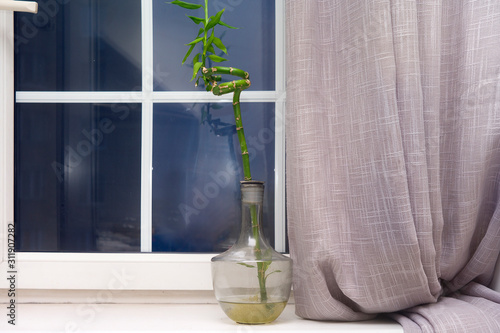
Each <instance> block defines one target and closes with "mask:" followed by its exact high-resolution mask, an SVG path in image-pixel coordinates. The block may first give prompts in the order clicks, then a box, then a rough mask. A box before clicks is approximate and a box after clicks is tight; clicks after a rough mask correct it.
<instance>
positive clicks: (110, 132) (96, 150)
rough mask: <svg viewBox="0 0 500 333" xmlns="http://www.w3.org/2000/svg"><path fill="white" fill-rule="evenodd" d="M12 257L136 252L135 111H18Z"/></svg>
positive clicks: (133, 107)
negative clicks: (29, 253) (43, 253)
mask: <svg viewBox="0 0 500 333" xmlns="http://www.w3.org/2000/svg"><path fill="white" fill-rule="evenodd" d="M15 122H16V125H15V131H16V133H15V136H16V141H15V169H16V174H15V192H16V193H15V221H16V247H17V250H18V251H64V252H72V251H78V252H94V251H98V252H123V251H135V252H139V251H140V201H141V192H140V189H141V186H140V179H141V177H140V171H141V112H140V105H137V104H129V105H123V104H122V105H120V104H113V105H91V104H18V105H17V106H16V115H15Z"/></svg>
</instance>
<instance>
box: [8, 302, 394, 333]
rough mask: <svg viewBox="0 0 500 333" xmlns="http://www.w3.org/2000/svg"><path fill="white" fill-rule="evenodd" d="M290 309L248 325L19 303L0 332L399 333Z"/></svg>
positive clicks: (195, 313) (209, 310) (180, 314)
mask: <svg viewBox="0 0 500 333" xmlns="http://www.w3.org/2000/svg"><path fill="white" fill-rule="evenodd" d="M2 308H3V306H2ZM294 310H295V306H294V304H289V305H287V307H286V308H285V310H284V312H283V313H282V314H281V316H280V317H279V318H278V319H277V320H276V321H275V322H273V323H271V324H268V325H256V326H247V325H241V324H236V323H234V322H232V321H231V320H230V319H229V318H227V317H226V316H225V314H224V313H223V312H222V310H221V309H220V308H219V306H218V305H217V304H88V303H87V304H85V303H84V304H19V305H17V307H16V325H15V327H14V326H12V325H10V324H8V323H7V319H3V320H2V322H1V323H0V331H2V332H6V331H19V330H23V331H32V330H35V331H37V332H54V331H64V332H112V331H113V332H117V331H120V332H130V331H141V332H160V331H161V332H173V331H175V332H188V331H189V332H192V331H203V332H246V331H249V332H250V331H251V332H284V331H300V332H313V331H327V330H328V331H331V330H334V331H335V332H338V333H342V332H359V333H361V332H394V333H396V332H398V333H402V332H403V329H402V327H401V326H400V325H399V324H397V323H396V322H393V321H390V320H388V319H377V320H371V321H365V322H352V323H344V322H318V321H311V320H304V319H301V318H299V317H297V316H296V315H295V314H294ZM3 317H4V318H5V316H3Z"/></svg>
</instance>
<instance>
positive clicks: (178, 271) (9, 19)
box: [0, 0, 286, 290]
mask: <svg viewBox="0 0 500 333" xmlns="http://www.w3.org/2000/svg"><path fill="white" fill-rule="evenodd" d="M284 6H285V4H284V0H276V56H275V59H276V88H275V91H260V92H259V91H247V92H245V93H244V94H242V98H241V100H242V102H245V101H246V102H273V103H275V117H276V128H275V151H276V157H275V192H276V193H281V195H278V196H276V199H275V220H276V221H280V223H276V230H275V234H276V235H277V236H276V239H275V248H276V249H277V250H279V251H284V250H285V237H286V232H285V223H284V221H285V195H284V193H285V179H284V176H285V172H284V170H285V165H284V163H285V122H284V110H285V99H286V94H285V28H284V27H285V20H284V16H285V8H284ZM142 16H143V17H142V21H143V22H149V23H150V24H146V25H144V24H143V30H142V34H143V35H142V40H143V43H145V44H144V47H143V52H144V49H146V48H147V47H150V48H152V43H153V41H152V23H151V22H152V2H151V0H142ZM13 22H14V20H13V13H12V12H7V11H0V80H1V81H0V82H1V83H0V165H1V170H2V172H1V173H0V218H1V220H0V228H1V229H0V271H1V272H7V271H9V270H10V268H9V267H8V259H9V257H8V255H9V253H8V245H9V244H8V240H7V238H8V230H7V228H8V225H9V224H10V223H12V222H13V221H14V112H13V110H14V31H13ZM151 73H153V61H152V52H145V53H143V84H142V86H143V91H142V92H133V93H132V92H126V93H122V92H97V93H95V92H92V93H88V92H62V93H61V92H54V93H47V92H43V93H30V92H18V93H17V94H16V96H15V98H16V99H17V100H18V101H20V102H23V103H30V102H31V103H35V102H40V101H42V102H52V101H57V102H65V101H67V102H72V103H75V102H76V103H78V102H80V103H87V102H96V101H99V102H116V101H117V100H118V101H120V102H127V101H137V94H140V95H141V96H140V97H141V100H142V101H143V102H142V114H143V119H142V123H143V125H142V126H143V129H144V128H148V126H151V125H152V107H153V103H162V102H169V103H180V102H186V101H188V102H193V101H196V102H214V101H218V102H221V101H226V99H227V97H225V98H219V97H216V96H213V95H211V94H208V93H206V92H195V93H178V92H154V91H153V89H152V87H153V78H152V75H150V74H151ZM61 98H63V99H61ZM64 99H65V100H64ZM143 133H145V134H143V137H142V140H143V150H144V151H149V152H151V151H152V150H151V149H148V148H150V147H151V146H152V131H150V130H148V131H146V132H145V131H144V130H143ZM144 148H146V149H144ZM151 165H152V156H150V154H147V153H146V154H143V156H142V168H143V170H151ZM141 186H142V193H143V196H144V193H146V197H143V198H142V202H141V219H144V218H147V219H151V205H150V204H149V205H148V203H150V202H151V198H148V197H147V196H148V195H149V196H150V195H151V173H150V172H149V173H147V172H142V185H141ZM141 229H142V231H141V243H142V245H141V251H142V252H151V228H149V230H148V228H144V227H143V226H142V225H141ZM213 256H214V254H176V253H168V254H165V253H135V254H130V253H118V254H107V253H47V252H22V253H16V254H15V260H16V264H15V271H16V274H17V276H18V278H17V280H16V283H17V288H19V289H35V290H36V289H53V290H77V289H83V290H86V289H107V290H109V289H120V290H211V289H212V281H211V272H210V259H211V258H212V257H213ZM10 259H12V258H10ZM0 288H8V281H7V280H6V279H0Z"/></svg>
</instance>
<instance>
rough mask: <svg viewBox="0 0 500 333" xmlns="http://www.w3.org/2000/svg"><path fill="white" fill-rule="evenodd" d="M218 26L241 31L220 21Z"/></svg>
mask: <svg viewBox="0 0 500 333" xmlns="http://www.w3.org/2000/svg"><path fill="white" fill-rule="evenodd" d="M218 24H220V25H222V26H223V27H226V28H229V29H239V28H236V27H233V26H231V25H229V24H227V23H224V22H222V21H219V23H218Z"/></svg>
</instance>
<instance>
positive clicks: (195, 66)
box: [191, 61, 202, 81]
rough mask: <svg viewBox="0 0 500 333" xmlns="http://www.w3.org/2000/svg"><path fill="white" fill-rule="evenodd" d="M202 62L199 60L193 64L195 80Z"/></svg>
mask: <svg viewBox="0 0 500 333" xmlns="http://www.w3.org/2000/svg"><path fill="white" fill-rule="evenodd" d="M201 65H202V63H201V62H200V61H198V62H197V63H195V64H194V66H193V77H192V78H191V81H193V80H194V79H195V78H196V74H198V71H199V70H200V67H201Z"/></svg>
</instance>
